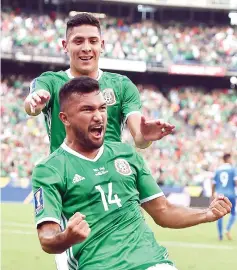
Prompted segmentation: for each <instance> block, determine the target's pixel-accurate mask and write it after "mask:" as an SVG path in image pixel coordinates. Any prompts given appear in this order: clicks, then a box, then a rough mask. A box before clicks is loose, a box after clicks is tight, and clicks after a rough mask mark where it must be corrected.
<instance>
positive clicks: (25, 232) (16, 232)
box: [0, 229, 37, 235]
mask: <svg viewBox="0 0 237 270" xmlns="http://www.w3.org/2000/svg"><path fill="white" fill-rule="evenodd" d="M0 233H1V234H5V233H7V234H24V235H36V234H37V232H36V231H35V232H33V231H21V230H8V229H3V230H1V231H0Z"/></svg>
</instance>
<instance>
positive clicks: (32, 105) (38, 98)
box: [24, 89, 50, 116]
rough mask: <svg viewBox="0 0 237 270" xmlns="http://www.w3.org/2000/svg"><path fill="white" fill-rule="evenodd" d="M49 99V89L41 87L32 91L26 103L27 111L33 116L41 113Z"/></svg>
mask: <svg viewBox="0 0 237 270" xmlns="http://www.w3.org/2000/svg"><path fill="white" fill-rule="evenodd" d="M49 100H50V93H49V92H48V91H47V90H44V89H40V90H38V91H36V92H33V93H30V94H29V95H28V96H27V97H26V99H25V103H24V106H25V111H26V113H27V114H28V115H31V116H36V115H38V114H40V113H41V111H42V110H43V109H44V107H45V106H46V104H47V102H48V101H49Z"/></svg>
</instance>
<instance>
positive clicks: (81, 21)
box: [66, 12, 101, 36]
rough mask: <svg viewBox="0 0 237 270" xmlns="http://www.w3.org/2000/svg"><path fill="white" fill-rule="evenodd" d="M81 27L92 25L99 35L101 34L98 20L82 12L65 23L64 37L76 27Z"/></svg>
mask: <svg viewBox="0 0 237 270" xmlns="http://www.w3.org/2000/svg"><path fill="white" fill-rule="evenodd" d="M81 25H92V26H95V27H97V28H98V30H99V33H100V34H101V28H100V22H99V20H98V19H97V18H96V17H95V16H93V15H92V14H90V13H87V12H82V13H78V14H77V15H75V16H73V17H72V18H70V19H69V20H68V22H67V29H66V36H67V35H68V31H69V30H70V29H72V28H73V27H76V26H81Z"/></svg>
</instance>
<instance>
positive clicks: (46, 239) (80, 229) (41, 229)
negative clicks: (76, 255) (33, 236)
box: [37, 213, 90, 254]
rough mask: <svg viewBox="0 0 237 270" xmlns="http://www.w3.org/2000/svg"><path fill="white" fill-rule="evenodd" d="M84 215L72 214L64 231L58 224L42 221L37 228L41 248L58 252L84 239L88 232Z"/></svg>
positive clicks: (53, 252)
mask: <svg viewBox="0 0 237 270" xmlns="http://www.w3.org/2000/svg"><path fill="white" fill-rule="evenodd" d="M84 218H85V216H83V215H81V214H80V213H76V214H74V215H73V216H72V217H71V218H70V219H69V222H68V224H67V228H66V229H65V231H61V228H60V226H59V224H57V223H55V222H44V223H42V224H40V225H39V226H38V228H37V230H38V237H39V240H40V244H41V247H42V249H43V250H44V251H45V252H47V253H50V254H60V253H63V252H64V251H65V250H67V249H68V248H70V247H71V246H73V245H75V244H76V243H80V242H82V241H84V240H85V239H86V238H87V237H88V235H89V234H90V228H89V226H88V223H87V222H86V221H85V220H84Z"/></svg>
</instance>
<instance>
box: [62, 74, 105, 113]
mask: <svg viewBox="0 0 237 270" xmlns="http://www.w3.org/2000/svg"><path fill="white" fill-rule="evenodd" d="M99 89H100V87H99V83H98V81H97V80H94V79H92V78H90V77H88V76H80V77H78V78H74V79H72V80H70V81H69V82H67V83H65V84H64V85H63V86H62V87H61V89H60V91H59V104H60V110H61V111H62V110H63V109H64V106H65V104H66V102H67V100H68V99H69V98H70V97H71V95H73V94H78V95H82V94H87V93H92V92H94V91H99Z"/></svg>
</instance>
